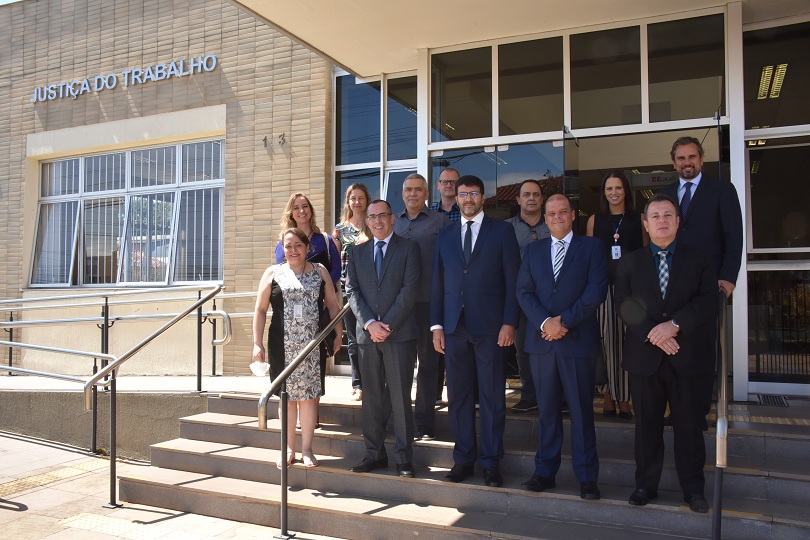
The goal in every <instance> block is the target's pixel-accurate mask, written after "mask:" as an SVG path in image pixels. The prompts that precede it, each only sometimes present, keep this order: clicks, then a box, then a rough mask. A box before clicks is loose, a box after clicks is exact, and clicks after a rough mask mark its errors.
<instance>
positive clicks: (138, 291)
mask: <svg viewBox="0 0 810 540" xmlns="http://www.w3.org/2000/svg"><path fill="white" fill-rule="evenodd" d="M215 286H217V285H212V287H215ZM219 287H220V288H222V289H224V288H225V287H224V286H223V285H219ZM207 288H208V286H204V287H201V286H200V285H178V286H176V287H175V286H173V287H171V288H168V289H167V288H166V287H152V288H149V289H127V290H125V291H117V290H112V291H104V292H94V293H83V294H66V295H62V296H37V297H32V298H12V299H10V300H0V311H12V310H13V311H17V308H7V307H4V306H6V305H8V304H31V303H35V302H49V301H53V300H75V299H76V298H103V297H109V296H129V295H139V294H150V293H163V294H165V293H166V291H167V290H169V291H172V292H177V291H203V290H205V289H207ZM169 300H173V299H169ZM101 305H104V303H103V302H95V303H94V302H88V303H86V304H76V306H101ZM69 306H71V305H70V304H56V305H54V306H50V307H52V308H57V307H69ZM71 307H72V306H71Z"/></svg>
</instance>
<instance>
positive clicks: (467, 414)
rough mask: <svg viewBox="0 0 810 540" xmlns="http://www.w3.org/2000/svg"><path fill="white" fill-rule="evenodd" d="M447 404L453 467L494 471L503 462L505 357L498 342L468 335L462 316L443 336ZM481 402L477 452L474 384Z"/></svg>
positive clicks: (496, 339) (484, 337)
mask: <svg viewBox="0 0 810 540" xmlns="http://www.w3.org/2000/svg"><path fill="white" fill-rule="evenodd" d="M444 352H445V354H444V358H445V364H446V367H447V402H448V414H449V417H450V427H451V428H452V430H453V434H454V435H455V437H456V444H455V447H454V448H453V461H454V462H455V463H456V464H457V465H473V464H474V463H475V461H476V459H477V460H478V461H479V463H480V465H481V467H483V468H491V467H497V466H498V463H499V462H500V460H501V458H502V457H503V431H504V425H505V423H506V372H505V364H506V356H505V353H504V349H503V348H502V347H499V346H498V336H497V335H489V336H480V335H475V334H473V333H471V332H470V331H469V330H468V329H467V327H466V326H465V324H464V314H463V312H462V317H461V320H459V323H458V325H456V330H455V331H454V332H453V333H452V334H447V335H445V349H444ZM476 380H477V381H478V393H479V398H480V399H479V401H480V409H479V424H480V428H481V452H480V455H479V453H478V448H477V444H476V431H475V381H476Z"/></svg>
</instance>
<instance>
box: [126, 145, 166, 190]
mask: <svg viewBox="0 0 810 540" xmlns="http://www.w3.org/2000/svg"><path fill="white" fill-rule="evenodd" d="M176 161H177V151H176V149H175V147H174V146H164V147H162V148H148V149H146V150H135V151H133V152H132V187H136V188H139V187H147V186H163V185H167V184H174V182H175V178H176V177H177V171H176V170H175V162H176Z"/></svg>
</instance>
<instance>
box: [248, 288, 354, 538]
mask: <svg viewBox="0 0 810 540" xmlns="http://www.w3.org/2000/svg"><path fill="white" fill-rule="evenodd" d="M349 309H350V306H349V304H348V303H346V305H344V306H343V307H342V308H341V309H340V311H338V313H337V315H335V318H334V319H332V320H331V321H330V322H329V324H327V325H326V328H324V329H323V330H321V332H320V333H319V334H318V335H317V336H315V337H314V338H312V340H311V341H310V342H309V343H307V345H306V347H304V348H303V349H302V350H301V352H300V353H298V356H296V357H295V358H294V359H293V361H292V362H290V364H289V365H288V366H287V367H285V368H284V369H283V370H282V371H281V373H279V374H278V377H276V378H275V379H273V381H272V382H271V383H270V387H269V388H268V389H267V390H265V391H264V392H262V395H261V397H260V398H259V429H267V402H268V401H269V399H270V396H271V395H272V394H274V393H275V392H277V391H278V390H279V389H281V396H280V397H281V411H280V414H279V416H280V417H281V418H280V420H281V441H280V447H281V450H280V451H281V455H282V456H285V455H286V452H287V390H286V388H287V387H286V382H287V377H289V376H290V374H291V373H292V372H293V371H295V369H296V368H297V367H298V366H299V365H300V364H301V362H303V361H304V360H305V359H306V358H307V357H308V356H309V355H310V353H311V352H312V351H313V349H315V347H317V346H319V345H320V344H321V342H322V341H323V340H324V339H326V336H328V335H329V333H330V332H331V331H332V330H334V329H335V326H337V325H338V323H339V322H340V321H342V320H343V317H344V316H345V315H346V313H347V312H348V311H349ZM281 463H282V466H281V485H280V488H281V504H280V506H279V512H280V517H279V529H280V535H279V538H290V535H289V534H288V532H287V460H286V459H282V460H281Z"/></svg>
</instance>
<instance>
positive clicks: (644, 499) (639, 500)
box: [629, 487, 658, 506]
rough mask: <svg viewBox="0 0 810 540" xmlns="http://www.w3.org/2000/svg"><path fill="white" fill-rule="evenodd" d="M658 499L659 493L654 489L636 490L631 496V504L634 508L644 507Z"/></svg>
mask: <svg viewBox="0 0 810 540" xmlns="http://www.w3.org/2000/svg"><path fill="white" fill-rule="evenodd" d="M657 498H658V492H657V491H654V490H652V489H647V488H643V487H642V488H636V490H635V491H634V492H633V493H631V494H630V501H629V502H630V504H632V505H633V506H644V505H645V504H647V503H648V502H650V501H654V500H655V499H657Z"/></svg>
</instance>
